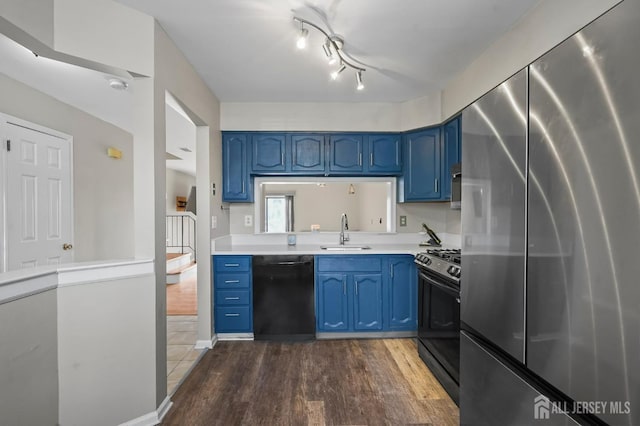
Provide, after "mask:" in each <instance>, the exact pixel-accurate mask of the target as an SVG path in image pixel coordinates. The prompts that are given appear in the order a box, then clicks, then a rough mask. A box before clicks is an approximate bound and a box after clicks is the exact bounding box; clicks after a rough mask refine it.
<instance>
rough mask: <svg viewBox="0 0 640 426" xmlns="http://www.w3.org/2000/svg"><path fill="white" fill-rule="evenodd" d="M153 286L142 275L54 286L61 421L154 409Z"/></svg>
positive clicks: (111, 419) (101, 419)
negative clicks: (56, 304)
mask: <svg viewBox="0 0 640 426" xmlns="http://www.w3.org/2000/svg"><path fill="white" fill-rule="evenodd" d="M154 287H155V280H154V276H153V275H145V276H139V277H135V278H126V279H118V280H112V281H102V282H93V283H86V284H81V285H72V286H64V287H60V288H58V290H57V292H58V294H57V296H58V368H59V374H60V379H59V380H60V420H59V424H61V425H82V424H92V425H96V426H99V425H105V426H106V425H115V424H120V423H123V422H126V421H129V420H131V419H134V418H137V417H140V416H141V415H142V414H146V413H147V412H151V411H153V410H155V408H156V406H157V405H156V403H155V396H156V395H155V387H154V386H153V384H154V383H155V368H154V364H153V362H150V360H152V359H154V358H155V337H154V335H155V328H156V325H155V301H154V298H153V297H149V295H151V294H153V292H154ZM163 350H165V351H166V348H163ZM54 371H55V370H54ZM33 424H35V423H33ZM40 424H44V423H40ZM51 424H55V423H51Z"/></svg>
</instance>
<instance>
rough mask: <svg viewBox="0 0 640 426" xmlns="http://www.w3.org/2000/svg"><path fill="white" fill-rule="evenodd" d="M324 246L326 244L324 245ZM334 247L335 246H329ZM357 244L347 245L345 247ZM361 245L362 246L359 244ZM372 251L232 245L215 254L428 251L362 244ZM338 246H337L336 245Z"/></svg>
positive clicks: (401, 246)
mask: <svg viewBox="0 0 640 426" xmlns="http://www.w3.org/2000/svg"><path fill="white" fill-rule="evenodd" d="M323 245H324V244H323ZM327 245H331V246H334V244H327ZM349 245H352V246H353V245H356V244H345V247H349ZM357 245H361V244H357ZM362 245H366V246H368V247H371V248H370V249H366V250H323V249H321V248H320V244H313V245H312V244H304V245H295V246H287V245H286V244H273V245H270V244H261V245H232V246H228V247H225V248H223V249H216V250H215V251H213V254H217V255H221V254H241V255H278V254H330V255H360V254H410V255H415V254H416V253H418V252H421V251H425V250H427V248H428V247H421V246H418V245H417V244H362ZM335 246H337V244H335Z"/></svg>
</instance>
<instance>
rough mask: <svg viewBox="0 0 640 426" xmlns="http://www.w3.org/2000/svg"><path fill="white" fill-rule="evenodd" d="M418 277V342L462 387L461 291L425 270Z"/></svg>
mask: <svg viewBox="0 0 640 426" xmlns="http://www.w3.org/2000/svg"><path fill="white" fill-rule="evenodd" d="M418 277H419V280H418V284H419V287H418V291H419V293H418V294H419V300H418V302H419V303H418V339H419V340H420V342H421V343H422V344H423V345H424V346H425V347H426V349H427V350H428V351H429V352H430V353H431V355H432V356H433V357H434V358H435V359H436V360H437V361H438V362H439V363H440V364H441V365H442V367H443V368H444V369H445V370H446V371H447V373H448V374H449V375H450V376H451V377H452V378H453V379H454V380H455V381H456V383H459V377H460V289H458V288H456V287H455V286H453V285H451V284H448V283H447V282H446V281H444V280H443V279H438V278H435V277H433V276H431V275H429V274H428V273H426V272H425V271H422V270H421V271H419V273H418Z"/></svg>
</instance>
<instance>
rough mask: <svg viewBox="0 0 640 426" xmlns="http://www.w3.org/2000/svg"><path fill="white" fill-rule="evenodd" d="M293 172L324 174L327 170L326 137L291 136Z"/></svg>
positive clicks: (312, 135)
mask: <svg viewBox="0 0 640 426" xmlns="http://www.w3.org/2000/svg"><path fill="white" fill-rule="evenodd" d="M290 153H291V172H293V173H295V174H311V175H318V174H323V173H324V171H325V170H324V169H325V149H324V136H323V135H318V134H295V135H292V136H291V149H290Z"/></svg>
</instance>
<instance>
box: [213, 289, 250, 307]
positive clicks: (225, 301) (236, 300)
mask: <svg viewBox="0 0 640 426" xmlns="http://www.w3.org/2000/svg"><path fill="white" fill-rule="evenodd" d="M248 304H249V290H220V291H218V292H216V305H248Z"/></svg>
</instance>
